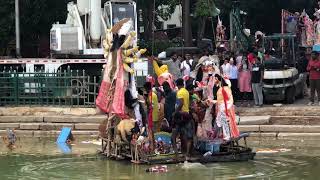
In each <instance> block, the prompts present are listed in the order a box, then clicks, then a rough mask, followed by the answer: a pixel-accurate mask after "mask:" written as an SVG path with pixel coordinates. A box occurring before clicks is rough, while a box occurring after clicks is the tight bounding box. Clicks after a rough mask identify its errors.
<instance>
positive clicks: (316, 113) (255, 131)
mask: <svg viewBox="0 0 320 180" xmlns="http://www.w3.org/2000/svg"><path fill="white" fill-rule="evenodd" d="M237 110H238V112H237V114H238V115H239V116H240V123H239V124H240V125H239V129H240V131H244V132H251V136H253V137H270V138H278V139H320V106H312V107H308V106H290V107H264V108H238V109H237Z"/></svg>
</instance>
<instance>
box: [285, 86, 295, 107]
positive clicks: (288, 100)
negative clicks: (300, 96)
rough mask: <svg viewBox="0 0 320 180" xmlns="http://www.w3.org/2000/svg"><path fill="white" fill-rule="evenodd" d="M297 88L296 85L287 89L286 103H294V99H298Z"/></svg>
mask: <svg viewBox="0 0 320 180" xmlns="http://www.w3.org/2000/svg"><path fill="white" fill-rule="evenodd" d="M295 91H296V90H295V88H294V87H289V88H288V89H287V90H286V103H287V104H293V103H294V101H295V100H296V98H295V93H296V92H295Z"/></svg>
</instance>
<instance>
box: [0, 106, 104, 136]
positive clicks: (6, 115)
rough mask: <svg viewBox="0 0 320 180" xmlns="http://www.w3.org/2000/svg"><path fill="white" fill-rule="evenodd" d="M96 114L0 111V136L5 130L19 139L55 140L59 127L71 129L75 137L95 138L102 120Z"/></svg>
mask: <svg viewBox="0 0 320 180" xmlns="http://www.w3.org/2000/svg"><path fill="white" fill-rule="evenodd" d="M99 114H100V113H99V112H97V111H96V109H94V108H49V107H36V108H31V107H17V108H0V135H4V134H6V129H7V128H9V129H15V132H16V134H17V136H19V137H56V136H58V134H59V133H60V129H61V128H62V127H71V128H72V129H73V130H72V133H73V134H74V135H75V136H97V135H98V126H99V124H100V123H101V122H102V121H103V120H105V118H106V116H105V115H99Z"/></svg>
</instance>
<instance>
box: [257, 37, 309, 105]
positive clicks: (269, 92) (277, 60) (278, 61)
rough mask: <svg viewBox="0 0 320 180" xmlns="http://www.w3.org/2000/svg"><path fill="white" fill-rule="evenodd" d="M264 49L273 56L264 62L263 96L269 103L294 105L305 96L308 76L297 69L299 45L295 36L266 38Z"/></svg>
mask: <svg viewBox="0 0 320 180" xmlns="http://www.w3.org/2000/svg"><path fill="white" fill-rule="evenodd" d="M263 40H264V42H263V44H264V49H265V50H266V51H268V52H270V54H271V55H272V57H271V58H270V59H265V60H264V67H265V71H264V78H263V94H264V99H265V101H267V102H271V101H284V102H285V103H288V104H292V103H294V102H295V99H296V98H297V97H301V98H302V97H303V96H304V85H305V83H306V78H307V76H306V74H304V73H300V72H299V71H298V69H297V65H298V63H297V60H296V59H297V52H298V44H297V43H296V36H295V35H293V34H274V35H271V36H265V37H264V39H263Z"/></svg>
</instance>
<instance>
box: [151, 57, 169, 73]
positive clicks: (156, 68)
mask: <svg viewBox="0 0 320 180" xmlns="http://www.w3.org/2000/svg"><path fill="white" fill-rule="evenodd" d="M152 64H153V68H154V71H155V72H156V74H157V76H160V75H161V74H163V73H167V72H169V70H168V66H167V65H162V66H161V67H159V65H158V63H157V61H155V60H153V61H152Z"/></svg>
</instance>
